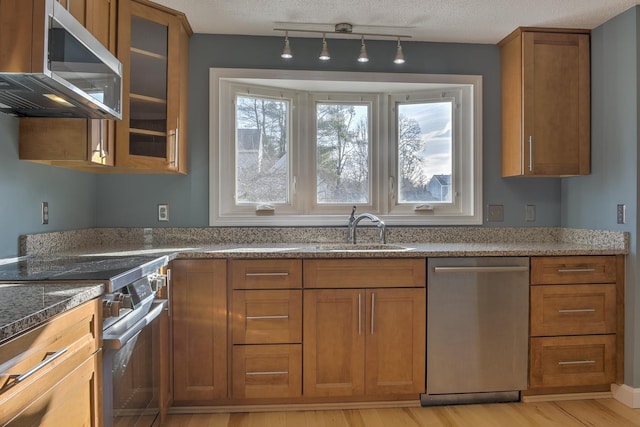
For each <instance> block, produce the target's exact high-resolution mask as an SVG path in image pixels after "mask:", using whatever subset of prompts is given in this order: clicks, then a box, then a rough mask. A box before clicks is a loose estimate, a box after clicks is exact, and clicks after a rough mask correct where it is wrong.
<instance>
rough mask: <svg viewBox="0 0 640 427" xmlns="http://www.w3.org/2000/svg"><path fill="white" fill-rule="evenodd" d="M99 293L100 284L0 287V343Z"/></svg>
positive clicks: (36, 283)
mask: <svg viewBox="0 0 640 427" xmlns="http://www.w3.org/2000/svg"><path fill="white" fill-rule="evenodd" d="M103 293H104V285H102V284H88V283H82V284H68V283H66V284H57V283H50V282H49V283H43V282H24V283H4V284H0V343H2V342H4V341H6V340H8V339H10V338H12V337H14V336H16V335H18V334H20V333H22V332H24V331H26V330H29V329H31V328H33V327H35V326H37V325H39V324H41V323H43V322H46V321H47V320H49V319H51V318H52V317H54V316H55V315H57V314H60V313H62V312H64V311H67V310H69V309H71V308H74V307H77V306H78V305H80V304H82V303H84V302H86V301H89V300H91V299H93V298H97V297H99V296H100V295H102V294H103Z"/></svg>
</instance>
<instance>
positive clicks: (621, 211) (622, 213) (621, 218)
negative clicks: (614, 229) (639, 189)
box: [616, 205, 627, 224]
mask: <svg viewBox="0 0 640 427" xmlns="http://www.w3.org/2000/svg"><path fill="white" fill-rule="evenodd" d="M626 211H627V207H626V206H625V205H618V207H617V211H616V220H617V223H618V224H624V223H625V221H626V218H625V217H626V213H627V212H626Z"/></svg>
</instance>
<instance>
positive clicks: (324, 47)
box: [318, 33, 331, 61]
mask: <svg viewBox="0 0 640 427" xmlns="http://www.w3.org/2000/svg"><path fill="white" fill-rule="evenodd" d="M318 58H319V59H320V60H321V61H328V60H330V59H331V55H329V48H328V47H327V40H326V39H325V34H324V33H322V50H320V56H319V57H318Z"/></svg>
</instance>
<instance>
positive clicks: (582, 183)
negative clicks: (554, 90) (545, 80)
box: [561, 7, 640, 387]
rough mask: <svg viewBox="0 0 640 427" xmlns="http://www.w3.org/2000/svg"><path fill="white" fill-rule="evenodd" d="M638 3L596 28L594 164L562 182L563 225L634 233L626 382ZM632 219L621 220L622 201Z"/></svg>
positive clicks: (632, 373)
mask: <svg viewBox="0 0 640 427" xmlns="http://www.w3.org/2000/svg"><path fill="white" fill-rule="evenodd" d="M639 13H640V8H638V7H634V8H632V9H630V10H628V11H627V12H625V13H623V14H621V15H619V16H617V17H615V18H613V19H611V20H610V21H608V22H606V23H605V24H603V25H602V26H600V27H598V28H596V29H594V30H593V32H592V33H591V70H592V75H591V87H592V94H591V102H592V106H591V108H592V110H591V111H592V113H591V122H592V124H591V130H592V135H591V170H592V173H591V175H589V176H586V177H580V178H569V179H566V180H564V181H563V183H562V211H561V212H562V225H563V226H567V227H573V228H593V229H605V230H623V231H629V232H630V233H631V236H632V238H631V249H630V255H629V256H628V257H627V271H626V273H627V275H626V296H625V317H626V318H625V341H626V345H625V384H627V385H631V386H633V387H640V325H639V322H640V292H639V290H638V284H637V281H638V263H639V260H638V244H637V239H636V236H637V232H638V188H639V186H638V142H639V140H638V136H639V135H638V112H639V110H638V103H639V102H640V96H639V93H638V82H639V80H638V73H639V72H640V67H639V63H638V59H639V56H638V52H639V49H640V40H639V39H638V37H639V35H638V30H639V29H640V27H639V22H640V20H639ZM619 203H621V204H625V205H626V207H627V215H626V216H627V223H626V224H623V225H618V224H616V205H617V204H619Z"/></svg>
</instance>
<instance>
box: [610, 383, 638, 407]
mask: <svg viewBox="0 0 640 427" xmlns="http://www.w3.org/2000/svg"><path fill="white" fill-rule="evenodd" d="M611 393H613V398H614V399H616V400H617V401H618V402H620V403H623V404H625V405H627V406H628V407H630V408H633V409H638V408H640V388H633V387H629V386H628V385H626V384H611Z"/></svg>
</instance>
